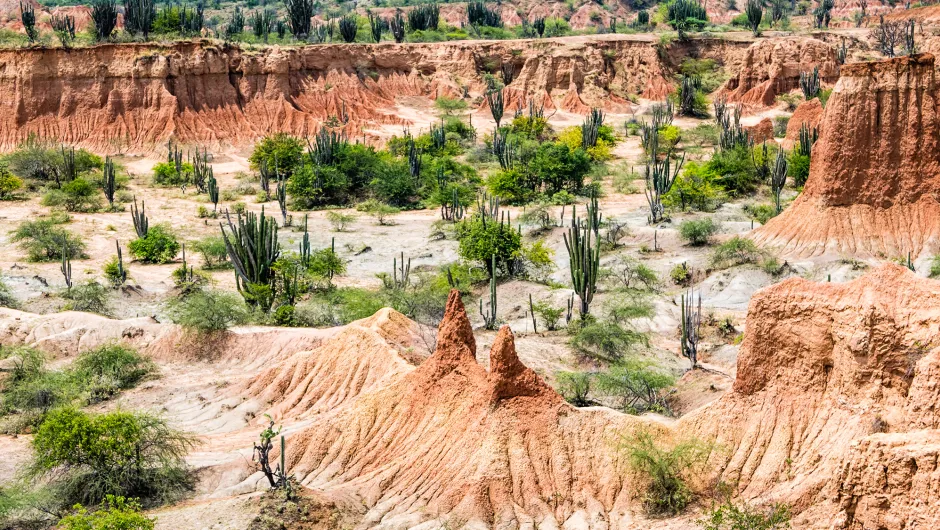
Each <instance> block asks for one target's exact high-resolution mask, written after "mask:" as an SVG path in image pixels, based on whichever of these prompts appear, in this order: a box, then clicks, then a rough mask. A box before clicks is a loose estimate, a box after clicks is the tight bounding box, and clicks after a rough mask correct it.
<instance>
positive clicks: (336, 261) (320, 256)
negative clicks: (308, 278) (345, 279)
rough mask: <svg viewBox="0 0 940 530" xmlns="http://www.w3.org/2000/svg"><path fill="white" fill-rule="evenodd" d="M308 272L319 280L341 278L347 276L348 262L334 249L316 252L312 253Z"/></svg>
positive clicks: (323, 249)
mask: <svg viewBox="0 0 940 530" xmlns="http://www.w3.org/2000/svg"><path fill="white" fill-rule="evenodd" d="M307 272H308V273H310V274H311V275H312V276H313V277H314V278H318V279H324V278H328V279H331V278H333V276H341V275H343V274H346V260H344V259H343V258H341V257H339V254H337V253H336V251H334V250H333V249H332V248H322V249H319V250H314V251H312V252H311V253H310V262H309V264H308V266H307Z"/></svg>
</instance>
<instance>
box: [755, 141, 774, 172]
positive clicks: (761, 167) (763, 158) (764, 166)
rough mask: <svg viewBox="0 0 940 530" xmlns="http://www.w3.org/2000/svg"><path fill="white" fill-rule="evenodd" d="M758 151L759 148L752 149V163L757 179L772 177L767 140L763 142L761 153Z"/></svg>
mask: <svg viewBox="0 0 940 530" xmlns="http://www.w3.org/2000/svg"><path fill="white" fill-rule="evenodd" d="M757 153H758V150H757V149H751V164H752V165H753V166H754V174H755V176H756V177H757V180H759V181H761V182H763V181H765V180H769V179H770V150H769V149H768V148H767V142H766V141H765V142H764V143H763V144H761V149H760V155H758V154H757Z"/></svg>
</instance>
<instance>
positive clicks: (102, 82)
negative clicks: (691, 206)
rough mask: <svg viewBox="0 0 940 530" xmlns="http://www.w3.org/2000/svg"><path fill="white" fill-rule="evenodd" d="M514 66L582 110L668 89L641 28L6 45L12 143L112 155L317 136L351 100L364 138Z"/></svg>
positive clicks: (6, 136) (542, 90) (5, 140)
mask: <svg viewBox="0 0 940 530" xmlns="http://www.w3.org/2000/svg"><path fill="white" fill-rule="evenodd" d="M504 62H511V63H512V64H513V65H514V66H515V70H516V76H515V79H514V80H513V81H512V83H510V85H509V88H510V89H511V90H512V91H513V93H514V94H515V97H516V99H519V100H521V99H526V100H527V99H528V98H534V99H535V100H536V101H547V102H550V103H551V105H549V106H560V107H561V108H563V109H565V110H571V111H575V112H585V111H586V109H588V108H589V107H591V106H605V105H606V104H607V103H608V102H609V101H610V98H609V96H610V90H611V89H612V88H614V87H616V89H617V90H618V91H620V92H622V93H626V94H646V95H649V96H650V97H652V96H660V95H662V94H661V93H662V92H664V87H665V86H667V85H668V81H667V77H668V74H667V72H665V70H664V67H663V65H662V64H661V62H660V58H659V55H658V54H657V52H656V48H655V47H654V45H653V43H651V42H648V41H645V40H643V39H637V38H631V37H630V36H603V38H601V37H591V38H588V37H571V38H561V39H541V40H537V41H463V42H460V41H458V42H447V43H433V44H404V45H397V44H394V43H383V44H377V45H329V46H307V47H299V48H278V47H271V48H265V49H264V50H262V51H257V52H245V51H242V50H240V49H239V48H236V47H232V46H229V45H226V44H213V43H210V42H209V41H201V42H178V43H174V44H172V45H167V46H161V45H156V44H146V45H144V44H120V45H100V46H94V47H89V48H76V49H74V50H70V51H65V50H62V49H44V48H33V49H21V50H7V51H2V52H0V87H2V89H3V90H5V92H6V93H7V94H10V97H7V98H4V99H3V101H2V103H0V110H2V111H3V112H2V115H0V149H10V148H12V147H13V146H15V145H16V144H17V143H19V142H21V141H22V140H24V139H25V138H26V137H27V136H28V135H30V134H38V135H40V136H41V137H47V138H56V139H57V140H59V141H62V142H66V143H71V144H77V145H81V146H84V147H88V148H91V149H94V150H96V151H98V152H100V153H102V154H103V153H113V152H117V151H120V152H132V153H133V152H142V151H148V150H154V149H157V148H159V146H162V145H164V144H165V143H166V141H167V140H168V139H170V138H173V139H175V140H176V141H178V142H180V143H183V144H199V145H203V146H208V147H210V148H217V147H219V146H227V145H236V146H241V145H246V144H250V143H251V142H253V141H255V140H256V139H257V138H258V137H260V136H262V135H264V134H268V133H271V132H277V131H287V132H290V133H293V134H298V135H308V134H312V133H314V132H316V130H317V129H318V127H319V126H320V124H321V123H322V122H324V121H326V120H327V119H328V118H329V117H330V116H339V115H340V114H341V112H342V110H343V107H344V105H345V112H346V114H347V115H348V117H349V124H348V125H347V126H346V129H347V132H348V134H349V135H350V136H351V137H353V138H360V137H362V136H363V135H370V134H373V133H372V132H371V131H370V130H369V129H370V128H374V127H375V126H376V125H381V124H389V125H396V126H398V125H409V123H408V122H407V121H406V120H405V119H403V118H402V117H400V113H399V112H397V111H396V109H395V104H396V98H398V97H402V96H426V97H430V98H435V97H437V96H438V95H450V96H457V95H459V94H462V91H463V89H462V87H464V86H466V87H468V89H469V91H470V94H471V96H475V95H479V94H481V93H482V92H483V91H484V90H485V86H486V85H485V83H484V82H483V73H485V72H491V71H498V70H499V68H500V65H501V64H503V63H504ZM615 100H616V98H615ZM396 129H397V127H396Z"/></svg>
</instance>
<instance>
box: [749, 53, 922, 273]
mask: <svg viewBox="0 0 940 530" xmlns="http://www.w3.org/2000/svg"><path fill="white" fill-rule="evenodd" d="M935 77H936V74H935V71H934V58H933V56H931V55H927V54H924V55H919V56H914V57H902V58H897V59H890V60H886V61H882V62H876V63H852V64H849V65H846V66H844V67H843V68H842V77H841V78H840V79H839V82H838V84H837V85H836V87H835V90H834V91H833V93H832V96H831V97H830V99H829V102H828V104H827V106H826V110H825V113H824V114H823V119H822V122H821V126H820V133H819V134H820V136H819V139H818V141H817V142H816V144H815V145H814V147H813V154H812V163H811V166H810V175H809V179H808V180H807V182H806V186H805V188H804V190H803V193H802V194H800V196H799V197H798V198H797V199H796V201H794V203H793V204H792V205H791V206H790V207H789V208H787V209H786V210H785V211H784V212H783V213H782V214H781V215H779V216H777V217H775V218H773V219H772V220H771V221H770V222H768V224H767V225H766V226H764V227H761V228H760V229H758V230H757V231H756V232H755V234H754V236H753V237H754V239H755V240H757V241H758V242H761V243H763V244H765V245H769V246H777V247H781V248H782V250H783V251H784V253H787V254H798V255H818V254H823V253H825V252H827V251H828V252H832V253H840V254H850V255H882V256H888V257H892V256H904V257H906V256H907V255H908V253H912V254H913V257H914V258H916V257H917V256H918V255H919V254H920V253H921V252H923V251H925V250H928V249H929V247H930V246H931V245H933V244H935V241H936V237H937V235H938V233H940V202H938V198H940V195H938V191H937V190H938V189H940V188H938V186H940V122H938V115H937V86H936V79H935Z"/></svg>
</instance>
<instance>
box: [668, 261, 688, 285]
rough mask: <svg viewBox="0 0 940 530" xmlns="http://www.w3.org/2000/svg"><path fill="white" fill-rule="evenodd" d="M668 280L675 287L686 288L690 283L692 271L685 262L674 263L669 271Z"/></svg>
mask: <svg viewBox="0 0 940 530" xmlns="http://www.w3.org/2000/svg"><path fill="white" fill-rule="evenodd" d="M669 279H670V280H672V283H674V284H676V285H682V286H686V285H688V284H689V282H691V281H692V269H690V268H689V266H688V264H687V263H686V262H684V261H683V262H682V263H676V264H675V265H673V267H672V269H670V270H669Z"/></svg>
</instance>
